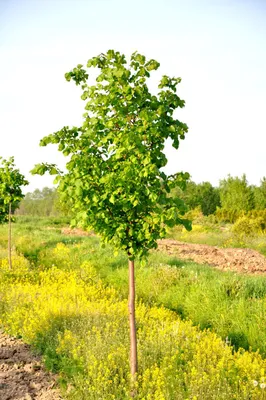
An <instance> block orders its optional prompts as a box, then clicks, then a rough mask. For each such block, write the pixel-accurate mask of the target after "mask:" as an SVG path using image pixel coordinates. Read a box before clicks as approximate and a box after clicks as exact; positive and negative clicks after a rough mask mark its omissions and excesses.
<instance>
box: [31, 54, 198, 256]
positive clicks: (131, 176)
mask: <svg viewBox="0 0 266 400" xmlns="http://www.w3.org/2000/svg"><path fill="white" fill-rule="evenodd" d="M159 65H160V64H159V63H158V62H157V61H155V60H153V59H152V60H146V58H145V56H143V55H140V54H139V53H137V52H135V53H133V54H132V56H131V58H130V61H129V63H128V62H127V60H126V58H125V56H124V55H123V54H120V53H119V52H115V51H113V50H109V51H108V52H107V53H106V54H100V55H99V56H97V57H93V58H91V59H90V60H89V61H88V63H87V68H88V69H90V68H91V67H93V68H96V69H97V72H98V75H97V78H96V81H95V82H93V84H89V83H88V78H89V73H88V70H87V69H84V68H83V66H82V65H81V64H79V65H78V66H77V67H76V68H74V69H73V70H72V71H70V72H68V73H66V75H65V77H66V79H67V80H68V81H70V80H73V81H74V82H75V83H76V85H80V86H81V88H82V96H81V98H82V100H84V101H85V110H86V112H85V113H84V114H83V123H82V125H81V126H80V127H73V128H69V127H68V126H65V127H63V128H62V129H61V130H60V131H58V132H55V133H53V134H51V135H49V136H46V137H44V138H43V139H42V141H41V145H42V146H46V145H47V144H49V143H56V144H58V149H59V151H61V152H63V154H64V155H66V156H70V161H68V162H67V164H66V168H67V172H66V173H64V174H63V173H61V172H60V171H59V170H58V169H57V167H56V166H55V165H48V164H39V165H37V166H36V167H35V168H34V170H33V173H39V174H44V173H45V172H46V171H49V172H50V173H51V174H56V175H57V179H56V182H59V192H60V193H61V196H62V198H63V199H64V200H65V201H66V202H68V203H69V204H71V206H72V210H73V212H74V215H75V216H76V217H75V220H74V221H73V223H74V224H79V225H81V226H85V227H90V228H93V229H94V231H95V232H96V233H99V234H100V235H101V237H102V239H103V240H104V241H106V242H111V243H112V244H113V245H114V246H115V247H116V248H119V249H123V250H125V251H126V252H127V254H129V255H130V257H131V258H132V259H133V258H135V256H140V257H141V256H143V255H145V254H147V252H148V250H149V249H151V248H154V247H156V246H157V244H156V240H157V239H158V238H160V237H163V236H164V235H165V233H166V226H167V225H168V226H174V225H175V224H183V225H185V226H186V227H187V228H190V222H189V221H187V220H186V219H185V218H184V217H183V215H184V213H185V211H186V207H185V204H184V202H183V200H181V199H180V198H178V197H175V198H173V197H170V196H169V193H170V190H171V189H172V188H173V187H175V186H179V187H180V188H182V189H184V188H185V185H186V181H187V179H188V178H189V174H188V173H182V172H179V173H176V174H174V175H171V176H167V175H166V174H165V173H164V172H163V171H162V168H163V167H164V166H165V165H166V163H167V158H166V156H165V154H164V152H163V150H164V144H165V141H166V139H168V138H170V139H171V140H172V144H173V147H174V148H176V149H177V148H178V147H179V141H180V139H184V137H185V133H186V132H187V125H186V124H184V123H182V122H181V121H179V120H178V119H177V118H176V117H175V116H174V111H175V110H176V109H177V108H180V107H183V106H184V104H185V103H184V101H183V100H181V99H180V98H179V96H178V95H177V94H176V88H177V85H178V84H179V83H180V81H181V79H180V78H170V77H168V76H166V75H164V76H163V77H162V78H161V80H160V82H159V84H158V93H157V94H152V93H151V92H150V90H149V88H148V86H147V83H146V81H147V78H149V77H150V73H151V72H152V71H154V70H157V69H158V68H159Z"/></svg>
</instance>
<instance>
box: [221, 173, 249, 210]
mask: <svg viewBox="0 0 266 400" xmlns="http://www.w3.org/2000/svg"><path fill="white" fill-rule="evenodd" d="M219 190H220V197H221V206H222V208H223V209H225V210H233V211H236V212H239V211H244V212H247V211H250V210H252V209H253V208H254V196H253V192H252V188H251V187H250V186H249V185H248V182H247V179H246V176H245V175H243V176H242V177H241V178H238V177H235V178H233V177H231V176H230V175H229V176H228V178H227V179H223V180H221V181H220V187H219Z"/></svg>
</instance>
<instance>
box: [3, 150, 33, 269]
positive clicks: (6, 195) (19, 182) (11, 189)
mask: <svg viewBox="0 0 266 400" xmlns="http://www.w3.org/2000/svg"><path fill="white" fill-rule="evenodd" d="M0 161H1V166H0V223H4V222H8V226H9V228H8V260H9V268H10V269H12V258H11V220H12V218H11V214H12V211H14V210H15V209H16V208H17V207H18V206H19V202H20V200H21V199H22V198H23V197H24V195H23V194H22V190H21V186H25V185H28V184H29V182H28V181H26V179H25V177H24V176H23V175H22V174H21V173H20V172H19V170H18V169H16V168H15V164H14V157H10V158H9V159H8V160H4V159H3V158H2V157H0Z"/></svg>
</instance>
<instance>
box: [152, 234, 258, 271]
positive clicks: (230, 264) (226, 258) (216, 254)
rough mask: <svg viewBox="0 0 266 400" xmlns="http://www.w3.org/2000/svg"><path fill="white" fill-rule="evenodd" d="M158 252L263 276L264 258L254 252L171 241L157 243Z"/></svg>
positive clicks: (224, 268) (223, 268) (226, 269)
mask: <svg viewBox="0 0 266 400" xmlns="http://www.w3.org/2000/svg"><path fill="white" fill-rule="evenodd" d="M158 250H159V251H163V252H166V253H167V254H169V255H173V256H177V257H178V258H181V259H185V260H191V261H195V262H197V263H199V264H208V265H210V266H213V267H217V268H219V269H222V270H224V271H229V270H231V271H236V272H240V273H247V274H265V273H266V257H264V256H263V255H262V254H260V253H259V252H258V251H256V250H252V249H242V248H241V249H236V248H219V247H214V246H208V245H205V244H192V243H184V242H179V241H177V240H172V239H162V240H159V241H158Z"/></svg>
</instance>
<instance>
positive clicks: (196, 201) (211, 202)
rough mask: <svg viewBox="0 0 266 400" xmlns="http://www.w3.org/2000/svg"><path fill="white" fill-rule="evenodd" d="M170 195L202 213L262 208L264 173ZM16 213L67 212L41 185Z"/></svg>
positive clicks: (193, 185) (50, 190)
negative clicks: (253, 181) (253, 180)
mask: <svg viewBox="0 0 266 400" xmlns="http://www.w3.org/2000/svg"><path fill="white" fill-rule="evenodd" d="M171 195H172V196H173V197H178V198H181V199H182V200H183V201H184V202H185V204H186V205H187V207H188V209H189V210H193V209H195V208H200V210H201V211H202V213H203V215H211V214H215V213H217V215H222V214H226V212H227V214H228V213H229V212H230V211H231V214H233V213H235V214H236V215H237V214H238V213H239V212H244V213H248V212H249V211H252V210H265V209H266V177H264V178H262V179H261V181H260V185H258V186H256V185H249V183H248V181H247V178H246V176H245V175H242V177H232V176H228V177H227V178H225V179H222V180H221V181H220V184H219V186H218V187H215V186H213V185H212V184H211V183H210V182H201V183H195V182H193V181H192V180H189V181H188V182H187V186H186V189H185V190H181V189H180V188H175V189H174V190H172V193H171ZM16 214H17V215H33V216H43V217H45V216H47V217H49V216H62V215H64V216H65V215H69V214H70V208H69V209H68V207H67V204H64V207H63V205H62V204H61V203H60V197H59V193H58V191H57V188H49V187H44V188H43V189H41V190H40V189H35V190H34V191H33V192H29V193H27V194H26V195H25V197H24V198H23V199H22V201H21V202H20V205H19V208H18V209H17V211H16Z"/></svg>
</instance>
